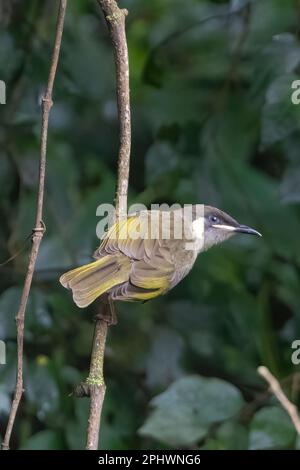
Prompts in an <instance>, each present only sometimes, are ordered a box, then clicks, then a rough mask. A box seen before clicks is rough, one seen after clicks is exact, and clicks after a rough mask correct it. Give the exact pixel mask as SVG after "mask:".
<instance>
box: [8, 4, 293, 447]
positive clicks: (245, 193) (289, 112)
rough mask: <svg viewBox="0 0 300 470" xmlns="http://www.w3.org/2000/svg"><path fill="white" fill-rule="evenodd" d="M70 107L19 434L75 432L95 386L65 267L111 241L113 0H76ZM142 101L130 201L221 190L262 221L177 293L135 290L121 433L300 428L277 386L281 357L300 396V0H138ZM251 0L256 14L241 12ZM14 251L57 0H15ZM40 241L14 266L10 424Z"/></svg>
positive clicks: (133, 51) (76, 437)
mask: <svg viewBox="0 0 300 470" xmlns="http://www.w3.org/2000/svg"><path fill="white" fill-rule="evenodd" d="M68 3H69V5H68V11H67V17H66V25H65V32H64V37H63V44H62V52H61V60H60V64H59V68H58V73H57V78H56V82H55V87H54V101H55V105H54V107H53V109H52V112H51V119H50V129H49V142H48V163H47V182H46V185H47V190H46V198H45V213H44V220H45V223H46V226H47V233H46V235H45V237H44V239H43V242H42V245H41V249H40V254H39V257H38V262H37V267H36V273H35V276H34V283H33V288H32V291H31V294H30V302H29V305H28V309H27V317H26V334H25V339H26V341H25V355H26V361H25V388H26V393H25V396H24V399H23V401H22V404H21V408H20V412H19V414H18V416H17V421H16V426H15V429H14V433H13V440H12V447H14V448H27V449H28V448H31V449H39V448H47V449H64V448H68V449H75V448H82V447H83V446H84V442H85V430H86V422H87V411H88V400H87V399H81V400H80V399H76V398H74V397H73V396H70V393H71V391H72V389H73V387H74V385H76V384H77V383H78V382H80V380H82V379H84V378H85V377H86V375H87V371H88V367H89V353H90V346H91V340H92V332H93V321H92V318H93V312H94V311H95V310H94V308H93V306H91V308H89V309H87V310H80V309H78V308H76V306H75V305H74V304H73V303H72V300H71V297H70V295H69V293H68V292H67V291H66V290H65V289H63V288H62V287H61V286H60V285H59V283H58V277H59V275H60V274H61V273H62V272H63V271H65V270H66V269H68V268H70V267H72V266H76V265H78V264H81V263H84V262H87V261H88V260H89V259H90V255H91V253H92V252H93V250H94V249H95V248H96V246H97V239H96V236H95V227H96V224H97V222H98V221H99V218H97V217H96V214H95V212H96V208H97V206H98V205H99V204H101V203H103V202H112V200H113V197H114V187H115V181H116V163H117V151H118V122H117V113H116V102H115V82H114V77H115V76H114V65H113V58H112V48H111V43H110V40H109V37H108V34H107V30H106V25H105V22H104V20H103V18H102V15H101V12H100V10H99V8H98V5H97V3H96V2H95V1H92V0H90V1H83V0H81V1H79V0H72V1H69V2H68ZM120 4H121V5H122V6H124V7H126V8H128V10H129V11H130V14H129V16H128V20H127V33H128V47H129V55H130V80H131V102H132V125H133V140H132V158H131V175H130V192H129V203H135V202H142V203H145V204H146V205H147V206H149V205H150V204H151V203H161V202H166V203H169V204H170V203H173V202H178V203H180V204H184V203H196V202H198V203H206V204H211V205H215V206H217V207H219V208H221V209H223V210H225V211H226V212H228V213H230V214H231V215H232V216H233V217H235V218H237V219H238V220H239V221H240V222H241V223H245V224H248V225H251V226H254V227H255V228H257V229H258V230H259V231H261V232H262V234H263V238H262V239H257V238H254V237H246V236H245V237H242V236H239V237H235V238H234V239H232V240H231V241H230V242H227V243H225V244H223V245H221V246H219V247H216V248H214V249H212V250H211V251H209V252H207V253H205V254H203V255H201V256H200V258H199V260H198V261H197V263H196V265H195V267H194V269H193V271H192V272H191V274H190V275H189V276H188V277H187V278H186V279H185V280H184V281H183V282H182V283H181V284H180V285H179V286H178V287H177V288H176V289H174V291H172V292H171V293H170V294H168V295H167V296H165V297H162V298H160V299H157V300H155V301H151V302H149V303H146V304H141V305H139V304H119V305H118V306H117V308H118V312H119V315H118V317H119V323H118V325H117V326H116V327H112V328H111V329H110V332H109V338H108V344H107V349H106V358H105V376H106V383H107V394H106V399H105V406H104V415H103V420H102V436H101V448H105V449H134V448H138V449H148V448H151V449H158V448H201V449H202V448H209V449H256V448H263V449H270V448H276V449H279V448H296V447H297V445H298V446H299V441H298V444H297V439H296V432H295V430H294V429H293V426H292V424H291V423H290V420H289V418H288V416H287V415H286V413H285V412H284V411H283V410H282V409H281V408H280V406H279V405H278V403H277V401H276V400H275V399H274V398H273V397H271V396H270V395H268V394H266V393H265V392H266V384H265V382H264V381H263V380H262V379H260V378H259V376H258V374H257V370H256V369H257V367H258V366H259V365H261V364H264V365H266V366H267V367H268V368H270V370H271V372H272V373H273V374H275V375H276V376H277V377H278V378H279V379H280V380H281V381H282V384H283V387H284V390H285V392H286V393H287V395H288V396H289V398H291V399H292V400H294V402H295V403H297V402H298V405H299V388H300V385H299V366H298V367H297V366H295V365H293V364H292V362H291V354H292V352H293V350H292V348H291V344H292V342H293V341H294V340H295V339H300V297H299V290H300V282H299V280H300V277H299V274H300V250H299V248H300V242H299V235H300V210H299V202H300V160H299V149H300V132H299V124H300V105H299V106H296V105H293V104H292V103H291V92H292V90H291V83H292V81H293V80H295V79H299V78H300V43H299V39H300V29H299V27H300V5H299V2H297V1H292V0H285V1H284V2H283V1H282V0H272V1H271V0H261V1H253V2H246V1H244V0H236V1H232V2H228V1H211V2H204V1H200V0H198V1H197V0H188V1H187V0H152V1H151V2H150V1H146V0H144V1H143V0H127V1H126V0H124V1H122V2H120ZM236 9H239V13H238V14H231V15H228V12H229V11H230V10H231V11H234V10H236ZM0 11H1V33H0V79H2V80H5V81H6V85H7V104H6V105H1V107H0V118H1V129H0V144H1V149H0V152H1V160H0V162H1V167H0V169H1V171H0V217H1V225H0V227H1V230H0V261H2V260H3V261H4V260H5V259H6V258H8V257H9V256H11V255H12V254H14V253H15V252H16V251H17V250H18V249H20V247H22V245H23V244H24V240H25V238H26V237H27V236H28V234H29V233H30V231H31V228H32V227H33V224H34V212H35V195H36V183H37V167H38V155H39V132H40V108H39V105H38V101H39V97H40V96H41V94H42V92H43V89H44V87H45V82H46V80H47V74H48V69H49V59H50V55H51V50H52V45H53V38H54V31H55V19H56V12H57V2H53V1H49V0H48V1H43V2H40V1H34V0H26V1H18V0H15V1H14V2H11V1H7V0H5V1H2V2H1V4H0ZM28 250H29V242H28V243H27V245H26V250H24V251H23V252H22V254H21V255H20V256H18V257H17V258H16V259H15V260H14V261H13V262H11V263H10V264H8V265H6V266H4V267H1V279H0V287H1V297H0V339H3V340H5V341H6V343H7V365H6V366H3V365H1V366H0V420H1V427H0V432H2V433H3V430H4V428H5V425H6V421H7V412H8V409H9V404H10V398H11V392H12V390H13V386H14V377H15V359H16V332H15V324H14V316H15V314H16V310H17V306H18V302H19V298H20V289H21V287H22V282H23V279H24V273H25V269H26V263H27V255H28Z"/></svg>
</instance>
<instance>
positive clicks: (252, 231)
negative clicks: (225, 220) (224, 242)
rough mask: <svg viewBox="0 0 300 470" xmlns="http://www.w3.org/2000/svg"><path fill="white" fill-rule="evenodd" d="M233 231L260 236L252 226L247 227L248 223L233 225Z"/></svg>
mask: <svg viewBox="0 0 300 470" xmlns="http://www.w3.org/2000/svg"><path fill="white" fill-rule="evenodd" d="M235 232H239V233H249V235H257V236H258V237H261V236H262V234H261V233H259V232H258V231H257V230H255V229H254V228H251V227H248V225H239V226H238V227H235Z"/></svg>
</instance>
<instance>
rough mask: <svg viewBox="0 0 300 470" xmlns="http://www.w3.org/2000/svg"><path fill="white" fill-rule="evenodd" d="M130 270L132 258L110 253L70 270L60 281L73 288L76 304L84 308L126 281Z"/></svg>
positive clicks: (68, 287)
mask: <svg viewBox="0 0 300 470" xmlns="http://www.w3.org/2000/svg"><path fill="white" fill-rule="evenodd" d="M129 271H130V260H129V259H128V258H127V257H126V256H123V255H121V256H120V255H116V256H111V255H110V256H104V257H103V258H100V259H98V260H97V261H94V262H92V263H89V264H86V265H84V266H80V267H79V268H76V269H72V270H71V271H68V272H67V273H65V274H63V275H62V276H61V277H60V282H61V284H62V285H63V286H64V287H66V288H67V289H71V290H72V294H73V300H74V302H75V303H76V305H77V306H78V307H81V308H84V307H87V306H88V305H90V304H91V303H92V302H93V301H94V300H95V299H96V298H97V297H99V296H100V295H102V294H104V293H105V292H107V291H108V290H110V289H111V288H112V287H114V286H116V285H119V284H122V283H123V282H126V281H127V280H128V278H129Z"/></svg>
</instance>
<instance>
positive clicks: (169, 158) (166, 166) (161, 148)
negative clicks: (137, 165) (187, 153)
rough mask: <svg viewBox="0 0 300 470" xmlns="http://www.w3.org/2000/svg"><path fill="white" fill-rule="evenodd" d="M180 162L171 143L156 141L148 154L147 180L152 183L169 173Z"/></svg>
mask: <svg viewBox="0 0 300 470" xmlns="http://www.w3.org/2000/svg"><path fill="white" fill-rule="evenodd" d="M177 163H178V157H177V154H176V152H175V151H174V149H173V148H172V147H171V145H170V144H168V143H166V142H156V143H155V144H153V145H152V146H151V147H150V149H149V150H148V152H147V154H146V175H147V182H148V184H151V183H153V182H155V181H157V179H158V178H159V177H161V176H162V175H164V174H166V173H169V172H170V171H172V170H173V169H174V168H176V165H177Z"/></svg>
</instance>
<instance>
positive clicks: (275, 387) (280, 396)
mask: <svg viewBox="0 0 300 470" xmlns="http://www.w3.org/2000/svg"><path fill="white" fill-rule="evenodd" d="M257 372H258V373H259V375H261V376H262V377H263V378H264V379H265V380H266V381H267V382H268V384H269V385H270V390H271V391H272V392H273V393H274V395H275V396H276V398H277V400H278V401H279V402H280V404H281V405H282V407H283V408H284V409H285V411H286V412H287V413H288V415H289V416H290V418H291V420H292V422H293V424H294V426H295V429H296V431H297V433H298V434H299V435H300V418H299V415H298V410H297V408H296V406H295V405H294V404H293V403H292V402H291V401H290V400H289V399H288V398H287V397H286V396H285V394H284V392H283V390H282V388H281V386H280V383H279V382H278V380H277V379H276V378H275V377H274V376H273V375H272V374H271V372H270V371H269V369H267V368H266V367H264V366H260V367H259V368H258V369H257Z"/></svg>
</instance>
